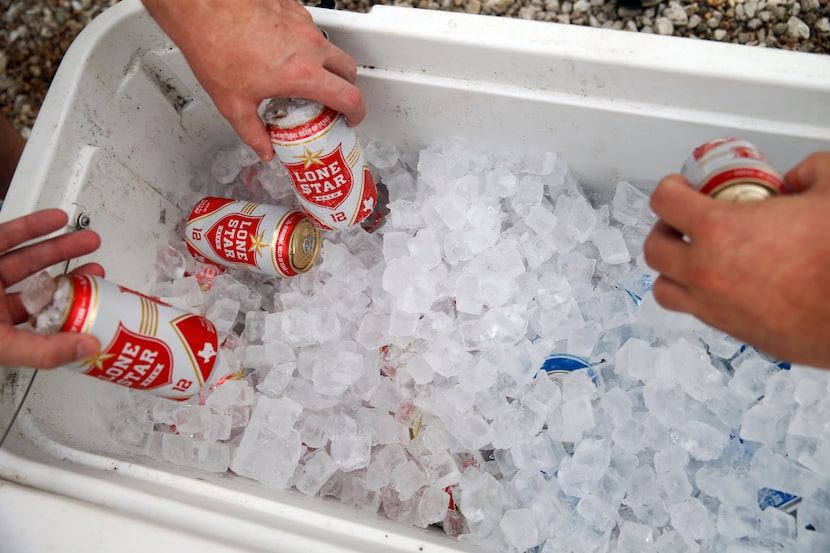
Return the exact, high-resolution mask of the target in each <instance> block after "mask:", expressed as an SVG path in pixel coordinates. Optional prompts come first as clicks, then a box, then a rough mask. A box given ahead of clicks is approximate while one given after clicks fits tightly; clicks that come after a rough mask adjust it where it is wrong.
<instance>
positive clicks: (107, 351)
mask: <svg viewBox="0 0 830 553" xmlns="http://www.w3.org/2000/svg"><path fill="white" fill-rule="evenodd" d="M22 296H23V297H22V300H23V303H24V305H26V307H27V310H29V311H30V314H31V315H32V324H33V326H34V327H35V330H36V331H38V332H40V333H41V334H47V335H48V334H54V333H56V332H79V333H84V334H91V335H92V336H95V337H96V338H98V340H99V341H100V342H101V345H102V349H101V351H99V352H98V353H96V354H94V355H92V356H91V357H89V358H87V359H83V360H81V361H79V362H77V363H74V364H71V365H67V366H66V367H67V368H69V369H72V370H75V371H78V372H82V373H84V374H87V375H89V376H94V377H96V378H100V379H102V380H106V381H108V382H113V383H115V384H119V385H121V386H126V387H128V388H133V389H136V390H146V391H148V392H151V393H153V394H155V395H158V396H162V397H166V398H170V399H187V398H189V397H191V396H193V395H194V394H196V393H197V392H199V390H201V389H202V388H203V387H204V386H205V383H206V382H208V381H209V380H210V378H211V376H212V375H213V372H214V369H215V368H216V367H217V357H218V355H219V343H218V336H217V333H216V328H215V327H214V325H213V323H211V322H210V321H209V320H207V319H206V318H204V317H202V316H200V315H196V314H193V313H187V312H185V311H181V310H179V309H176V308H175V307H172V306H170V305H167V304H165V303H162V302H161V301H159V300H158V299H156V298H152V297H149V296H145V295H143V294H139V293H138V292H134V291H132V290H129V289H127V288H124V287H123V286H119V285H117V284H114V283H112V282H109V281H107V280H104V279H103V278H100V277H97V276H93V275H88V274H72V275H65V276H60V277H56V278H55V279H52V277H50V276H49V275H48V273H41V274H40V275H38V276H37V277H36V278H34V279H32V281H30V283H29V284H28V285H27V287H26V288H24V290H23V292H22Z"/></svg>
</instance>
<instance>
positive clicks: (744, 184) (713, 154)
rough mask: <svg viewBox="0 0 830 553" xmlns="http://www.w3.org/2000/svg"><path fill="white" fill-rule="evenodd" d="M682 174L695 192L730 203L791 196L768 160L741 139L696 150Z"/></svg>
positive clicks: (721, 142)
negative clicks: (785, 195) (781, 195)
mask: <svg viewBox="0 0 830 553" xmlns="http://www.w3.org/2000/svg"><path fill="white" fill-rule="evenodd" d="M680 172H681V174H682V175H683V176H684V177H686V179H687V180H688V181H689V184H691V186H692V187H693V188H695V189H696V190H698V191H700V192H701V193H703V194H708V195H709V196H712V197H713V198H717V199H719V200H725V201H728V202H753V201H758V200H763V199H766V198H769V197H772V196H777V195H779V194H789V193H791V192H792V190H791V188H790V187H789V185H788V184H787V183H786V181H785V180H784V176H783V175H782V174H781V173H780V172H779V171H778V170H777V169H776V168H775V167H773V166H772V164H770V162H769V161H768V160H767V158H765V157H764V155H763V154H761V152H759V151H758V149H757V148H756V147H755V146H754V145H753V144H752V143H750V142H747V141H746V140H741V139H739V138H720V139H717V140H713V141H711V142H707V143H706V144H702V145H701V146H699V147H697V148H695V149H694V151H693V152H692V154H691V155H690V156H689V157H688V159H687V160H686V163H684V164H683V168H682V169H681V171H680Z"/></svg>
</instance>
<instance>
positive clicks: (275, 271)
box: [185, 197, 321, 277]
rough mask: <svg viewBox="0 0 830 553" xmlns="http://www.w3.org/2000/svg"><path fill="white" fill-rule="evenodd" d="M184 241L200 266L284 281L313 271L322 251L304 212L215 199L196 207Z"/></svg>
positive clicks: (316, 233)
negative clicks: (209, 265)
mask: <svg viewBox="0 0 830 553" xmlns="http://www.w3.org/2000/svg"><path fill="white" fill-rule="evenodd" d="M185 242H186V243H187V248H188V250H189V251H190V253H191V255H193V257H194V258H195V259H196V261H200V262H209V263H214V264H216V265H219V266H222V267H237V268H240V269H244V270H246V271H253V272H255V273H261V274H264V275H271V276H280V277H289V276H295V275H297V274H299V273H304V272H306V271H308V270H309V269H310V268H311V266H312V265H314V262H315V261H317V257H318V256H319V255H320V246H321V241H320V231H319V230H318V229H317V228H316V227H315V226H314V225H313V224H312V223H311V221H310V220H309V218H308V217H306V216H305V214H303V212H302V211H299V210H297V209H292V208H288V207H282V206H275V205H266V204H258V203H254V202H246V201H243V200H232V199H230V198H216V197H206V198H202V199H201V200H199V202H198V203H197V204H196V205H195V206H194V208H193V211H191V212H190V216H189V217H188V219H187V227H186V228H185Z"/></svg>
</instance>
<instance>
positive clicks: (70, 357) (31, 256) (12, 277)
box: [0, 209, 104, 369]
mask: <svg viewBox="0 0 830 553" xmlns="http://www.w3.org/2000/svg"><path fill="white" fill-rule="evenodd" d="M68 220H69V219H68V217H67V215H66V213H64V212H63V211H61V210H59V209H46V210H43V211H38V212H36V213H32V214H31V215H26V216H24V217H20V218H17V219H13V220H11V221H8V222H6V223H0V282H2V287H0V366H24V367H32V368H35V369H52V368H55V367H59V366H61V365H66V364H68V363H71V362H73V361H78V360H80V359H84V358H87V357H90V356H92V355H94V354H95V353H97V352H98V351H100V349H101V344H100V343H99V342H98V339H97V338H95V337H93V336H90V335H88V334H78V333H69V332H61V333H58V334H53V335H51V336H41V335H40V334H37V333H35V332H32V331H30V330H25V329H19V328H15V325H18V324H20V323H22V322H24V321H25V320H26V318H27V316H28V314H27V313H26V310H25V309H24V308H23V305H22V303H21V302H20V297H19V294H9V293H7V292H6V289H7V288H8V287H10V286H12V285H14V284H17V283H18V282H20V281H22V280H23V279H25V278H26V277H28V276H30V275H33V274H35V273H37V272H38V271H41V270H43V269H45V268H47V267H49V266H51V265H54V264H55V263H60V262H62V261H66V260H68V259H71V258H73V257H78V256H81V255H86V254H88V253H92V252H93V251H95V250H96V249H97V248H98V246H99V245H100V243H101V239H100V238H99V236H98V234H96V233H95V232H93V231H91V230H79V231H75V232H71V233H69V234H62V235H60V236H56V237H53V238H50V239H48V240H44V241H41V242H37V243H35V244H31V245H28V246H24V247H22V248H18V246H20V245H21V244H23V243H25V242H28V241H29V240H34V239H36V238H40V237H43V236H45V235H47V234H50V233H52V232H54V231H56V230H60V229H61V228H63V227H64V226H66V224H67V222H68ZM15 248H18V249H15ZM73 272H79V273H89V274H94V275H97V276H104V269H103V267H101V266H100V265H99V264H97V263H88V264H85V265H83V266H81V267H78V268H77V269H75V271H73Z"/></svg>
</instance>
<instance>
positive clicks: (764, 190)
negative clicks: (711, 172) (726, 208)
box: [712, 182, 778, 203]
mask: <svg viewBox="0 0 830 553" xmlns="http://www.w3.org/2000/svg"><path fill="white" fill-rule="evenodd" d="M777 195H778V193H777V192H776V191H775V190H773V189H772V188H769V187H768V186H764V185H763V184H761V183H756V182H742V183H736V184H733V185H731V186H727V187H724V188H722V189H720V190H718V191H717V192H715V194H714V195H713V196H712V197H713V198H717V199H718V200H724V201H727V202H735V203H746V202H757V201H760V200H766V199H767V198H771V197H772V196H777Z"/></svg>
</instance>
